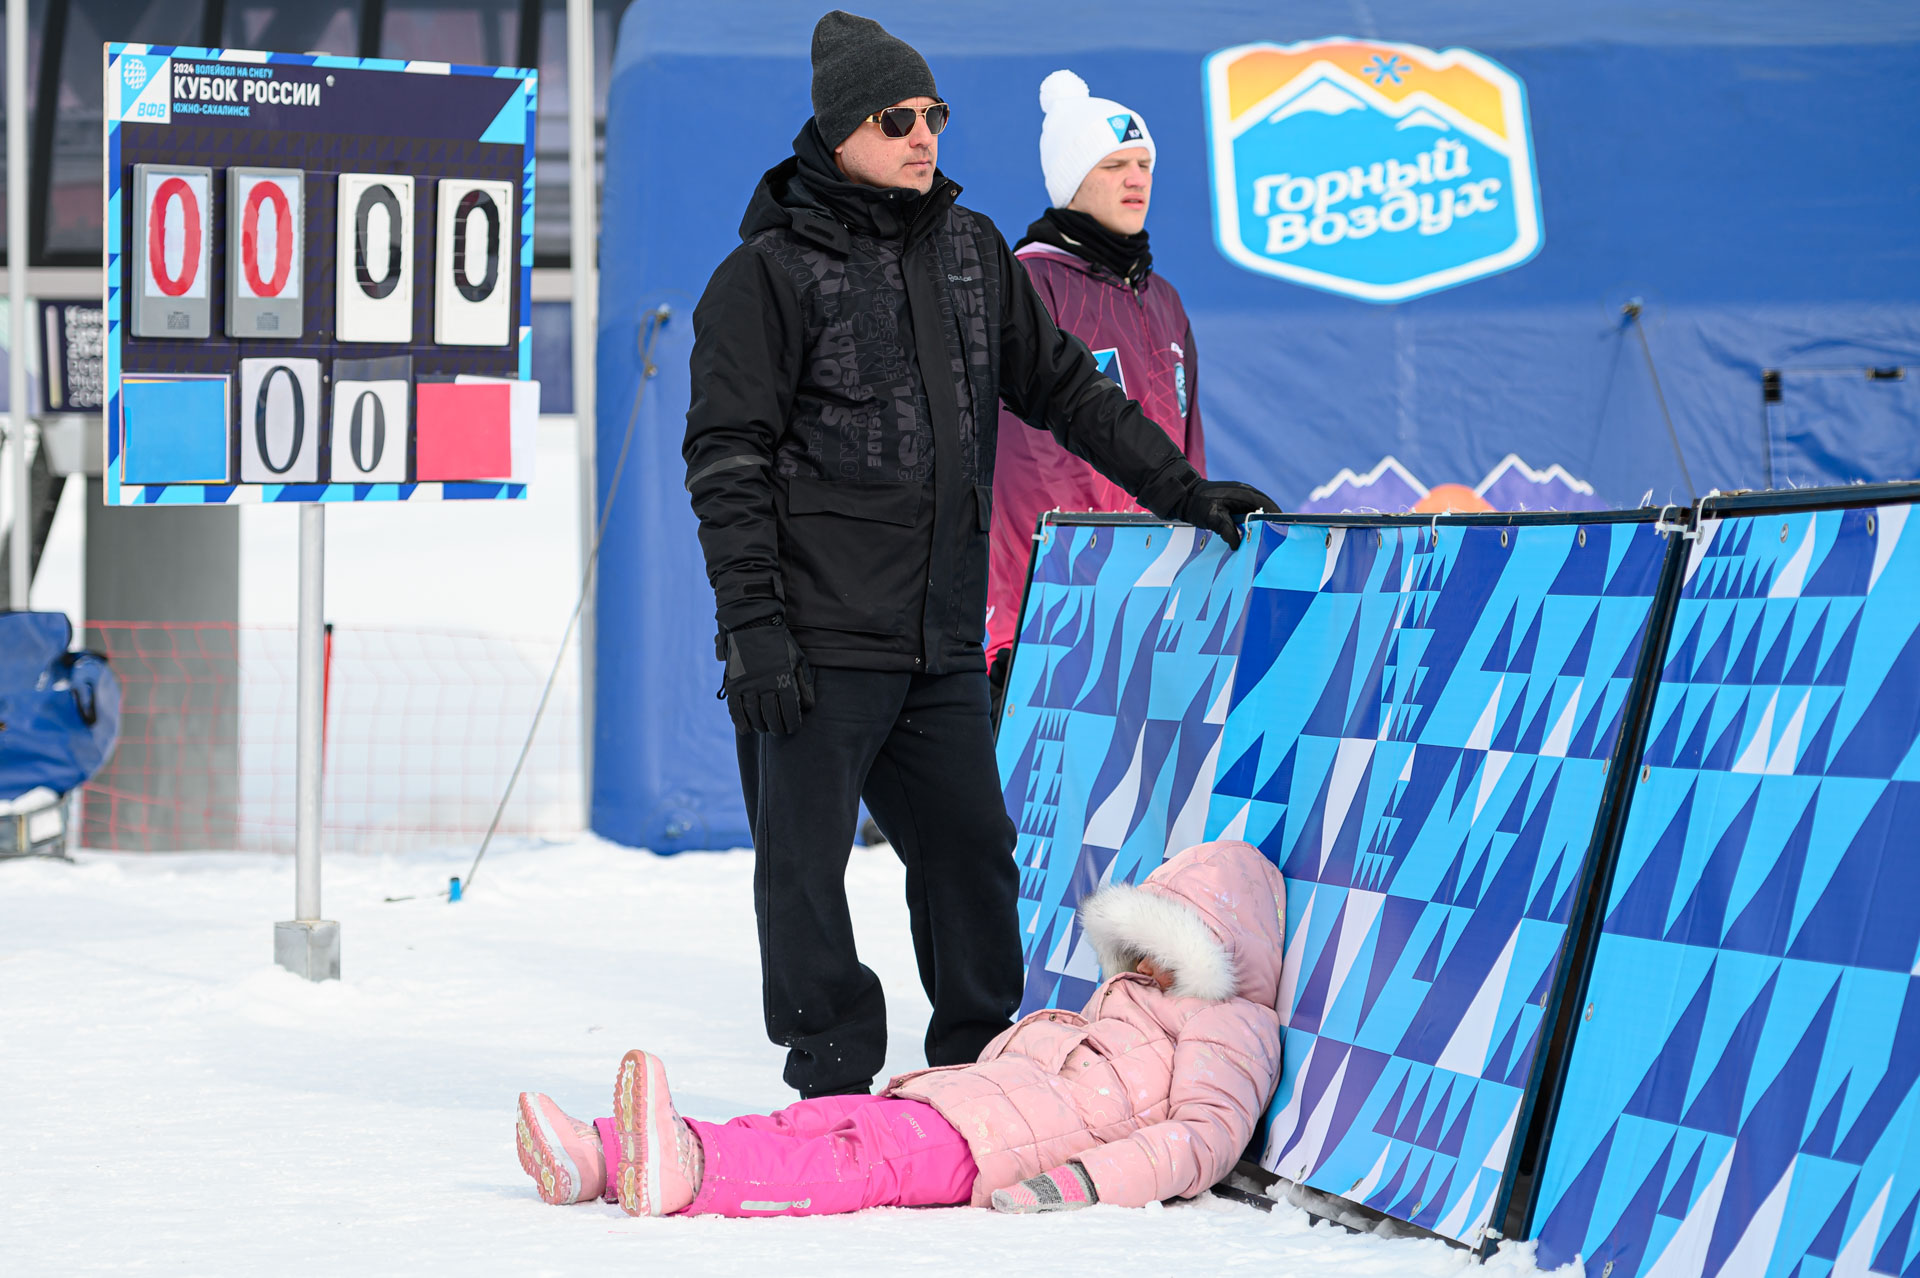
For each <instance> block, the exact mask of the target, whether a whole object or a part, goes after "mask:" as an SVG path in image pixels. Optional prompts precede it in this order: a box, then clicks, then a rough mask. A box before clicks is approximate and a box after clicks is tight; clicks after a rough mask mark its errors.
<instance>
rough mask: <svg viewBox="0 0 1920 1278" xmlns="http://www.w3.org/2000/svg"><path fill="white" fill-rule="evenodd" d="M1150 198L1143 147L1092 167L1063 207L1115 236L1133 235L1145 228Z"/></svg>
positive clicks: (1149, 158)
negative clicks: (1084, 216)
mask: <svg viewBox="0 0 1920 1278" xmlns="http://www.w3.org/2000/svg"><path fill="white" fill-rule="evenodd" d="M1152 197H1153V157H1152V155H1150V154H1149V153H1148V151H1147V148H1145V147H1144V146H1130V147H1128V148H1127V149H1126V150H1124V151H1115V152H1114V153H1113V154H1112V155H1109V156H1108V157H1107V158H1106V159H1104V160H1102V161H1100V163H1098V164H1096V165H1094V166H1093V169H1092V171H1091V172H1089V173H1088V174H1087V176H1086V177H1085V178H1083V179H1081V182H1080V189H1079V190H1078V191H1075V192H1074V193H1073V198H1072V199H1071V200H1069V201H1067V207H1068V208H1070V209H1073V210H1075V211H1076V212H1080V213H1085V214H1087V215H1088V216H1089V217H1091V218H1093V219H1094V220H1095V221H1097V222H1099V223H1100V225H1102V226H1104V227H1106V228H1107V229H1108V230H1109V231H1112V232H1113V233H1114V234H1116V235H1137V234H1139V232H1140V231H1141V229H1142V228H1144V227H1145V226H1146V224H1147V204H1148V202H1149V201H1150V200H1151V199H1152Z"/></svg>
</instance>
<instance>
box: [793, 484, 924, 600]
mask: <svg viewBox="0 0 1920 1278" xmlns="http://www.w3.org/2000/svg"><path fill="white" fill-rule="evenodd" d="M785 495H786V502H785V506H786V508H785V510H784V511H783V512H782V517H781V528H780V534H781V552H782V554H781V557H782V560H783V565H782V566H783V568H784V569H785V572H786V590H787V622H788V624H789V625H791V626H798V627H803V628H810V629H816V630H845V631H857V632H860V633H864V634H876V635H889V636H895V637H900V636H905V635H908V634H910V633H912V631H911V628H910V625H909V622H910V621H911V622H917V620H918V614H919V611H920V607H921V600H922V599H924V597H925V587H926V572H927V549H928V540H927V530H926V528H925V527H924V523H925V516H926V515H927V514H928V513H929V511H930V503H928V502H927V501H926V500H925V496H926V491H925V487H924V486H923V485H920V484H834V483H828V482H826V481H824V480H819V479H807V478H801V477H795V478H792V479H789V480H788V481H787V483H786V494H785Z"/></svg>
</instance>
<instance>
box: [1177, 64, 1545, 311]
mask: <svg viewBox="0 0 1920 1278" xmlns="http://www.w3.org/2000/svg"><path fill="white" fill-rule="evenodd" d="M1204 79H1205V86H1206V98H1207V101H1206V113H1207V132H1208V138H1209V143H1210V157H1209V158H1210V161H1211V164H1212V170H1213V211H1214V239H1215V242H1216V243H1217V244H1218V245H1219V246H1220V251H1221V252H1222V253H1224V254H1226V256H1227V257H1228V258H1229V259H1231V260H1232V261H1234V262H1236V263H1238V264H1239V265H1241V266H1244V267H1246V268H1247V269H1248V270H1251V271H1258V272H1261V273H1262V274H1265V275H1273V276H1277V277H1279V278H1280V279H1284V280H1292V281H1293V282H1294V283H1297V284H1305V285H1308V286H1309V287H1312V288H1320V289H1325V290H1327V291H1329V292H1333V293H1342V294H1345V295H1346V296H1348V297H1357V298H1361V299H1363V300H1365V301H1369V302H1397V301H1402V300H1404V299H1406V298H1409V297H1418V296H1420V295H1421V294H1423V293H1431V292H1433V291H1435V290H1436V289H1443V288H1451V287H1453V286H1454V285H1457V284H1464V283H1466V282H1468V281H1469V280H1476V279H1480V278H1481V277H1483V276H1487V275H1493V274H1496V273H1498V272H1500V271H1505V270H1510V269H1511V268H1513V267H1515V266H1518V265H1520V264H1521V263H1522V262H1525V261H1526V260H1527V259H1528V258H1530V257H1532V256H1533V255H1534V254H1535V253H1537V252H1539V250H1540V244H1541V240H1542V231H1541V227H1540V202H1539V196H1538V193H1537V191H1536V189H1535V186H1534V168H1533V140H1532V135H1531V132H1530V130H1529V126H1528V123H1527V103H1526V90H1525V88H1524V87H1523V86H1522V85H1521V83H1520V81H1519V80H1518V79H1517V78H1516V77H1515V76H1514V75H1513V73H1512V72H1510V71H1508V70H1507V69H1506V68H1505V67H1502V66H1500V65H1499V64H1498V63H1496V62H1493V61H1491V60H1489V59H1487V58H1483V57H1481V56H1480V55H1479V54H1477V53H1473V52H1470V51H1468V50H1466V49H1447V50H1444V51H1442V52H1439V53H1436V52H1434V51H1433V50H1431V49H1423V48H1420V47H1418V46H1415V45H1408V44H1385V43H1382V42H1380V41H1375V40H1348V39H1332V40H1309V41H1304V42H1302V43H1299V44H1289V45H1277V44H1245V45H1237V46H1235V47H1234V48H1231V49H1222V50H1220V51H1219V52H1218V53H1215V54H1212V55H1211V56H1209V57H1208V58H1207V60H1206V66H1205V71H1204Z"/></svg>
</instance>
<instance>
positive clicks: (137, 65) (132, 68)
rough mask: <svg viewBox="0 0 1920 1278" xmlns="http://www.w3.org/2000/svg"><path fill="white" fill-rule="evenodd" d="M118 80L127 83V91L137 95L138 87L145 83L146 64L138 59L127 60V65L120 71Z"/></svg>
mask: <svg viewBox="0 0 1920 1278" xmlns="http://www.w3.org/2000/svg"><path fill="white" fill-rule="evenodd" d="M120 78H121V79H122V80H125V81H126V82H127V87H128V88H129V89H132V90H133V91H134V92H135V93H138V92H139V91H140V86H141V85H143V84H145V83H146V82H147V64H146V63H144V62H142V61H141V60H140V59H138V58H128V59H127V65H126V66H124V67H122V68H121V69H120Z"/></svg>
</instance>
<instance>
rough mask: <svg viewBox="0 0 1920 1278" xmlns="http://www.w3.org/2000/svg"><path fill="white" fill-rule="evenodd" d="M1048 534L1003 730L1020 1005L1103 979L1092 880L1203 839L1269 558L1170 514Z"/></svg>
mask: <svg viewBox="0 0 1920 1278" xmlns="http://www.w3.org/2000/svg"><path fill="white" fill-rule="evenodd" d="M1043 535H1044V537H1045V540H1044V541H1042V542H1041V544H1040V546H1039V547H1038V549H1037V551H1036V553H1035V555H1034V565H1033V572H1032V579H1031V581H1030V582H1029V584H1028V587H1027V600H1026V606H1025V608H1024V609H1023V610H1022V613H1021V630H1020V636H1019V646H1018V649H1017V655H1016V657H1015V660H1014V664H1013V669H1012V672H1011V674H1010V675H1009V677H1008V681H1007V699H1006V709H1005V711H1004V712H1003V714H1002V716H1001V721H1000V740H999V753H1000V775H1001V783H1002V787H1003V789H1004V790H1005V793H1006V802H1007V811H1008V812H1009V813H1011V814H1013V816H1014V819H1015V821H1016V823H1017V824H1018V827H1019V831H1020V834H1019V843H1018V845H1017V849H1016V853H1015V855H1016V856H1017V857H1018V859H1019V862H1020V867H1021V871H1020V924H1021V927H1022V929H1023V932H1024V936H1025V941H1026V956H1027V964H1028V978H1027V990H1026V997H1025V999H1024V1000H1023V1004H1022V1007H1021V1011H1022V1012H1030V1011H1033V1010H1034V1009H1035V1008H1040V1007H1056V1006H1062V1005H1064V1006H1067V1007H1072V1008H1078V1007H1079V1006H1080V1005H1081V1004H1082V1003H1084V1002H1085V1001H1086V1000H1087V998H1088V997H1089V996H1090V995H1091V994H1092V993H1093V989H1094V984H1095V982H1096V980H1097V977H1098V972H1099V964H1098V961H1097V960H1096V959H1095V958H1094V956H1093V950H1092V947H1091V946H1088V945H1085V944H1083V943H1082V942H1081V940H1080V932H1079V928H1078V926H1077V924H1076V923H1075V921H1074V913H1073V910H1074V906H1075V904H1076V903H1078V901H1079V900H1080V896H1081V894H1082V893H1083V892H1085V891H1087V890H1088V889H1089V888H1090V887H1092V886H1094V885H1096V884H1099V883H1103V882H1108V881H1118V882H1122V883H1133V882H1137V881H1139V880H1140V879H1143V878H1145V877H1146V876H1147V875H1148V874H1150V873H1152V871H1153V869H1154V867H1155V866H1157V865H1159V864H1160V862H1161V861H1163V860H1165V859H1166V856H1167V854H1168V853H1169V852H1178V851H1179V850H1180V849H1181V848H1183V847H1186V846H1188V845H1189V844H1193V843H1198V842H1200V841H1201V839H1202V838H1204V837H1205V831H1204V829H1203V826H1204V824H1205V821H1206V815H1207V803H1208V799H1209V797H1210V795H1211V794H1212V789H1213V777H1214V768H1215V763H1216V760H1217V757H1218V753H1219V743H1220V732H1221V728H1222V726H1223V725H1224V723H1225V720H1226V713H1227V695H1228V691H1229V690H1230V688H1231V687H1232V682H1233V669H1234V654H1235V653H1237V652H1238V651H1239V646H1240V613H1241V609H1242V608H1244V607H1245V605H1246V599H1247V588H1248V584H1249V582H1250V581H1251V579H1252V576H1253V567H1254V560H1255V556H1254V555H1253V554H1250V553H1245V550H1244V549H1243V552H1242V553H1239V554H1229V553H1228V552H1227V550H1226V547H1225V546H1224V545H1222V544H1221V543H1220V541H1219V539H1218V538H1215V537H1211V536H1208V535H1207V534H1205V533H1197V532H1195V531H1194V530H1193V529H1191V528H1168V527H1166V526H1165V525H1161V524H1137V523H1136V524H1122V525H1118V526H1115V525H1095V526H1091V527H1089V526H1085V525H1079V526H1073V525H1050V526H1048V527H1047V528H1046V529H1045V530H1044V532H1043ZM1056 847H1057V848H1058V849H1059V852H1058V853H1056V852H1055V851H1054V849H1055V848H1056Z"/></svg>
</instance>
